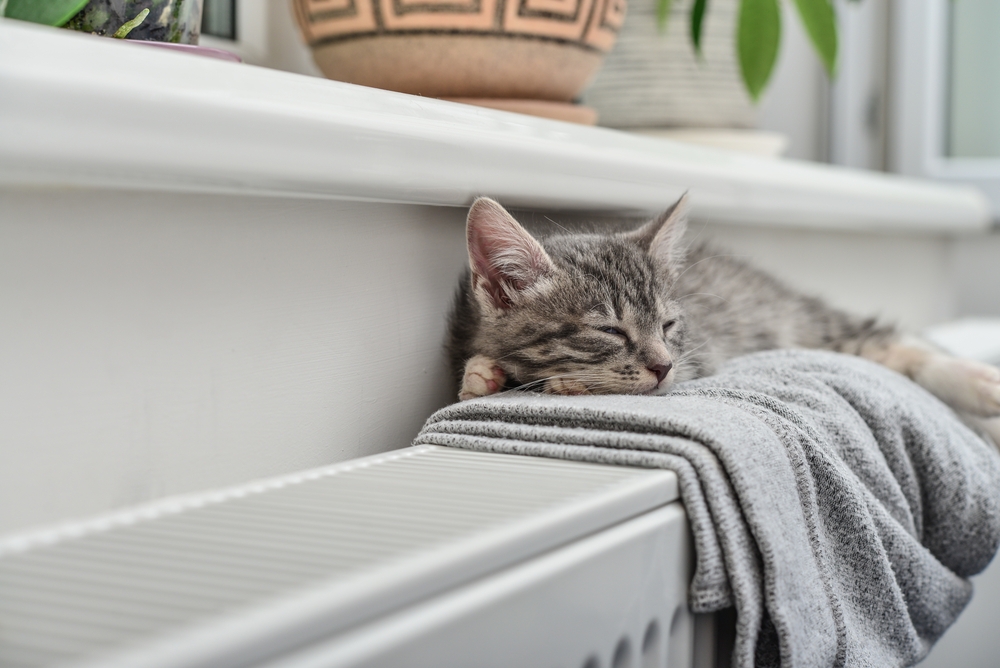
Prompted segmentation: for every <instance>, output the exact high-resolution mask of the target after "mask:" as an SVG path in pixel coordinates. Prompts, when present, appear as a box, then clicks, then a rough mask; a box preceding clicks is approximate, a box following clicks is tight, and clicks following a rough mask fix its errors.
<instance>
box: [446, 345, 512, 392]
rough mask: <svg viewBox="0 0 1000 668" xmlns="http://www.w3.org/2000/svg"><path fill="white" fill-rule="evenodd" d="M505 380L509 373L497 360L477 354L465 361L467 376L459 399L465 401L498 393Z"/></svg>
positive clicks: (463, 380) (464, 378) (463, 379)
mask: <svg viewBox="0 0 1000 668" xmlns="http://www.w3.org/2000/svg"><path fill="white" fill-rule="evenodd" d="M505 382H507V374H506V373H505V372H504V370H503V369H501V368H500V366H499V365H498V364H497V363H496V362H494V361H493V360H491V359H490V358H489V357H486V356H485V355H476V356H475V357H472V358H471V359H470V360H469V361H468V362H466V363H465V376H464V377H463V378H462V389H461V390H459V392H458V399H459V401H465V400H466V399H475V398H476V397H485V396H488V395H490V394H496V393H497V392H499V391H500V390H502V389H503V386H504V383H505Z"/></svg>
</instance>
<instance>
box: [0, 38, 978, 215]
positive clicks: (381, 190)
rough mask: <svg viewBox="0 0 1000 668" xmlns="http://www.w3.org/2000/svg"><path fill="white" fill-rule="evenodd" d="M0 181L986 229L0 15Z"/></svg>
mask: <svg viewBox="0 0 1000 668" xmlns="http://www.w3.org/2000/svg"><path fill="white" fill-rule="evenodd" d="M0 186H3V187H23V186H47V187H52V186H71V187H80V186H83V187H95V186H96V187H114V188H130V189H143V190H149V189H157V190H167V191H175V192H216V193H221V192H226V193H246V194H254V195H281V196H289V195H290V196H302V197H309V198H339V199H352V200H370V201H383V202H399V203H419V204H433V205H451V206H462V205H466V204H468V203H469V202H470V201H471V199H472V198H473V197H474V196H476V195H479V194H490V195H493V196H495V197H498V198H500V199H501V200H502V201H504V202H505V203H507V204H510V205H513V206H520V207H532V208H557V209H564V210H592V211H593V210H598V211H631V212H639V211H652V210H657V209H661V208H663V207H664V206H665V205H667V204H668V203H670V202H671V201H672V200H673V199H674V198H676V197H677V196H678V195H679V194H680V193H681V192H682V191H684V190H687V189H690V190H691V191H692V194H693V199H694V202H695V206H696V214H697V215H698V217H699V218H704V219H710V220H714V221H720V222H730V223H747V224H768V225H794V226H800V227H813V228H825V229H851V230H880V231H890V230H912V231H927V232H959V231H972V230H980V229H985V228H987V227H988V226H989V223H990V220H989V207H988V204H987V201H986V200H985V198H984V197H983V196H982V195H981V194H980V193H979V192H978V191H976V190H974V189H971V188H964V187H953V186H944V185H939V184H934V183H931V182H925V181H919V180H915V179H907V178H901V177H895V176H888V175H882V174H873V173H866V172H861V171H854V170H848V169H842V168H835V167H829V166H824V165H816V164H807V163H799V162H793V161H784V160H767V159H760V158H755V157H752V156H746V155H739V154H735V153H727V152H725V151H718V150H712V149H709V148H701V147H695V146H687V145H683V144H678V143H672V142H669V141H665V140H656V139H650V138H645V137H636V136H631V135H627V134H624V133H620V132H616V131H613V130H606V129H600V128H586V127H578V126H573V125H568V124H564V123H559V122H554V121H546V120H541V119H534V118H529V117H524V116H519V115H515V114H507V113H504V112H499V111H491V110H486V109H479V108H475V107H468V106H463V105H458V104H452V103H448V102H441V101H437V100H431V99H426V98H420V97H414V96H410V95H402V94H395V93H389V92H386V91H381V90H375V89H371V88H364V87H360V86H352V85H347V84H342V83H337V82H332V81H326V80H322V79H315V78H311V77H305V76H299V75H293V74H289V73H286V72H279V71H273V70H267V69H262V68H258V67H252V66H249V65H239V64H234V63H227V62H222V61H216V60H211V59H207V58H198V57H193V56H189V55H183V54H176V53H171V52H168V51H163V50H159V49H143V48H140V47H137V46H134V45H131V44H126V43H122V42H119V41H116V40H110V39H102V38H96V37H92V36H89V35H81V34H75V33H70V32H68V31H61V30H55V29H50V28H42V27H38V26H32V25H28V24H23V23H19V22H15V21H9V20H8V21H0Z"/></svg>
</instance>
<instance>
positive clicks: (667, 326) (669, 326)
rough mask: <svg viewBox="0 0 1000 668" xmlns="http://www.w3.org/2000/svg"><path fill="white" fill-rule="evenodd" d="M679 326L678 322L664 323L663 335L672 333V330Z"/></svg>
mask: <svg viewBox="0 0 1000 668" xmlns="http://www.w3.org/2000/svg"><path fill="white" fill-rule="evenodd" d="M676 324H677V321H676V320H667V321H666V322H665V323H663V333H664V334H666V333H667V332H669V331H670V328H671V327H673V326H674V325H676Z"/></svg>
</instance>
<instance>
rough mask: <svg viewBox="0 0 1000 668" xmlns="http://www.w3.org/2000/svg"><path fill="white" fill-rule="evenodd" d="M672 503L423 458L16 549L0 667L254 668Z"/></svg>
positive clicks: (586, 483)
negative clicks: (270, 658) (252, 667)
mask: <svg viewBox="0 0 1000 668" xmlns="http://www.w3.org/2000/svg"><path fill="white" fill-rule="evenodd" d="M676 498H677V487H676V479H675V477H674V476H673V474H671V473H668V472H665V471H648V470H640V469H629V468H621V467H604V466H597V465H590V464H579V463H573V462H559V461H553V460H544V459H537V458H526V457H514V456H506V455H493V454H481V453H474V452H464V451H456V450H450V449H447V448H436V447H420V448H410V449H407V450H402V451H397V452H395V453H390V454H387V455H381V456H376V457H371V458H366V459H362V460H356V461H353V462H347V463H344V464H341V465H335V466H331V467H327V468H323V469H317V470H313V471H308V472H304V473H301V474H296V475H293V476H286V477H283V478H278V479H274V480H269V481H262V482H258V483H253V484H249V485H245V486H241V487H239V488H234V489H229V490H223V491H220V492H214V493H209V494H203V495H195V496H191V497H184V498H180V499H173V500H168V501H165V502H161V503H158V504H153V505H150V506H146V507H143V508H139V509H135V510H132V511H128V512H124V513H118V514H115V515H111V516H107V517H103V518H99V519H97V520H94V521H91V522H86V523H80V524H74V525H70V526H66V527H61V528H58V529H55V530H52V531H46V532H41V533H35V534H30V535H25V536H20V537H15V538H10V539H7V540H5V541H3V542H0V592H2V595H0V665H2V666H47V665H56V664H60V665H101V666H136V665H144V666H151V667H153V666H164V667H166V666H213V667H221V666H240V665H248V664H251V663H253V662H256V661H259V660H262V659H263V658H265V657H267V656H270V655H274V654H277V653H281V652H284V651H286V650H289V649H292V648H295V647H299V646H302V645H305V644H308V643H310V642H313V641H315V640H316V639H318V638H322V637H328V636H330V635H331V634H336V633H338V632H341V631H343V630H345V629H347V628H350V627H352V626H356V625H358V624H360V623H362V622H364V621H366V620H370V619H373V618H375V617H377V616H379V615H382V614H385V613H387V612H389V611H393V610H398V609H400V608H401V607H404V606H406V605H408V604H411V603H413V602H414V601H416V600H419V599H421V598H425V597H428V596H433V595H436V594H440V593H442V592H445V591H447V590H449V589H450V588H453V587H455V586H457V585H460V584H463V583H466V582H470V581H472V580H475V579H476V578H481V577H483V576H485V575H488V574H490V573H495V572H497V571H498V570H501V569H504V568H507V567H509V566H511V565H512V564H516V563H518V562H520V561H522V560H524V559H528V558H531V557H534V556H537V555H539V554H542V553H544V552H546V551H548V550H551V549H553V548H555V547H558V546H560V545H564V544H567V543H569V542H572V541H574V540H577V539H579V538H581V537H583V536H586V535H588V534H591V533H593V532H595V531H599V530H601V529H604V528H607V527H610V526H613V525H615V524H617V523H620V522H622V521H623V520H626V519H628V518H630V517H634V516H636V515H639V514H641V513H644V512H647V511H649V510H651V509H653V508H656V507H659V506H662V505H664V504H666V503H668V502H670V501H673V500H674V499H676Z"/></svg>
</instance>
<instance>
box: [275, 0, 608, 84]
mask: <svg viewBox="0 0 1000 668" xmlns="http://www.w3.org/2000/svg"><path fill="white" fill-rule="evenodd" d="M292 2H293V4H294V6H295V14H296V17H297V19H298V22H299V26H300V27H301V29H302V33H303V36H304V38H305V40H306V42H307V43H308V44H309V46H310V47H311V48H312V51H313V57H314V58H315V60H316V63H317V64H318V65H319V67H320V69H321V70H322V71H323V73H324V74H326V76H328V77H330V78H331V79H338V80H340V81H348V82H351V83H357V84H362V85H365V86H375V87H377V88H386V89H390V90H396V91H402V92H405V93H414V94H418V95H426V96H433V97H446V98H477V99H479V100H480V101H482V100H483V99H484V98H492V99H497V98H500V99H508V100H510V99H520V100H523V99H534V100H547V101H551V102H570V101H571V100H573V99H574V98H575V97H577V96H578V95H579V94H580V92H581V91H582V90H583V88H584V87H586V85H587V84H588V83H589V82H590V80H591V79H592V78H593V77H594V75H595V74H596V73H597V69H598V68H599V67H600V64H601V60H602V59H603V57H604V55H605V54H606V53H607V52H608V51H609V50H610V49H611V47H612V45H613V44H614V42H615V38H616V37H617V34H618V30H619V29H620V27H621V25H622V22H623V20H624V16H625V0H292Z"/></svg>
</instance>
